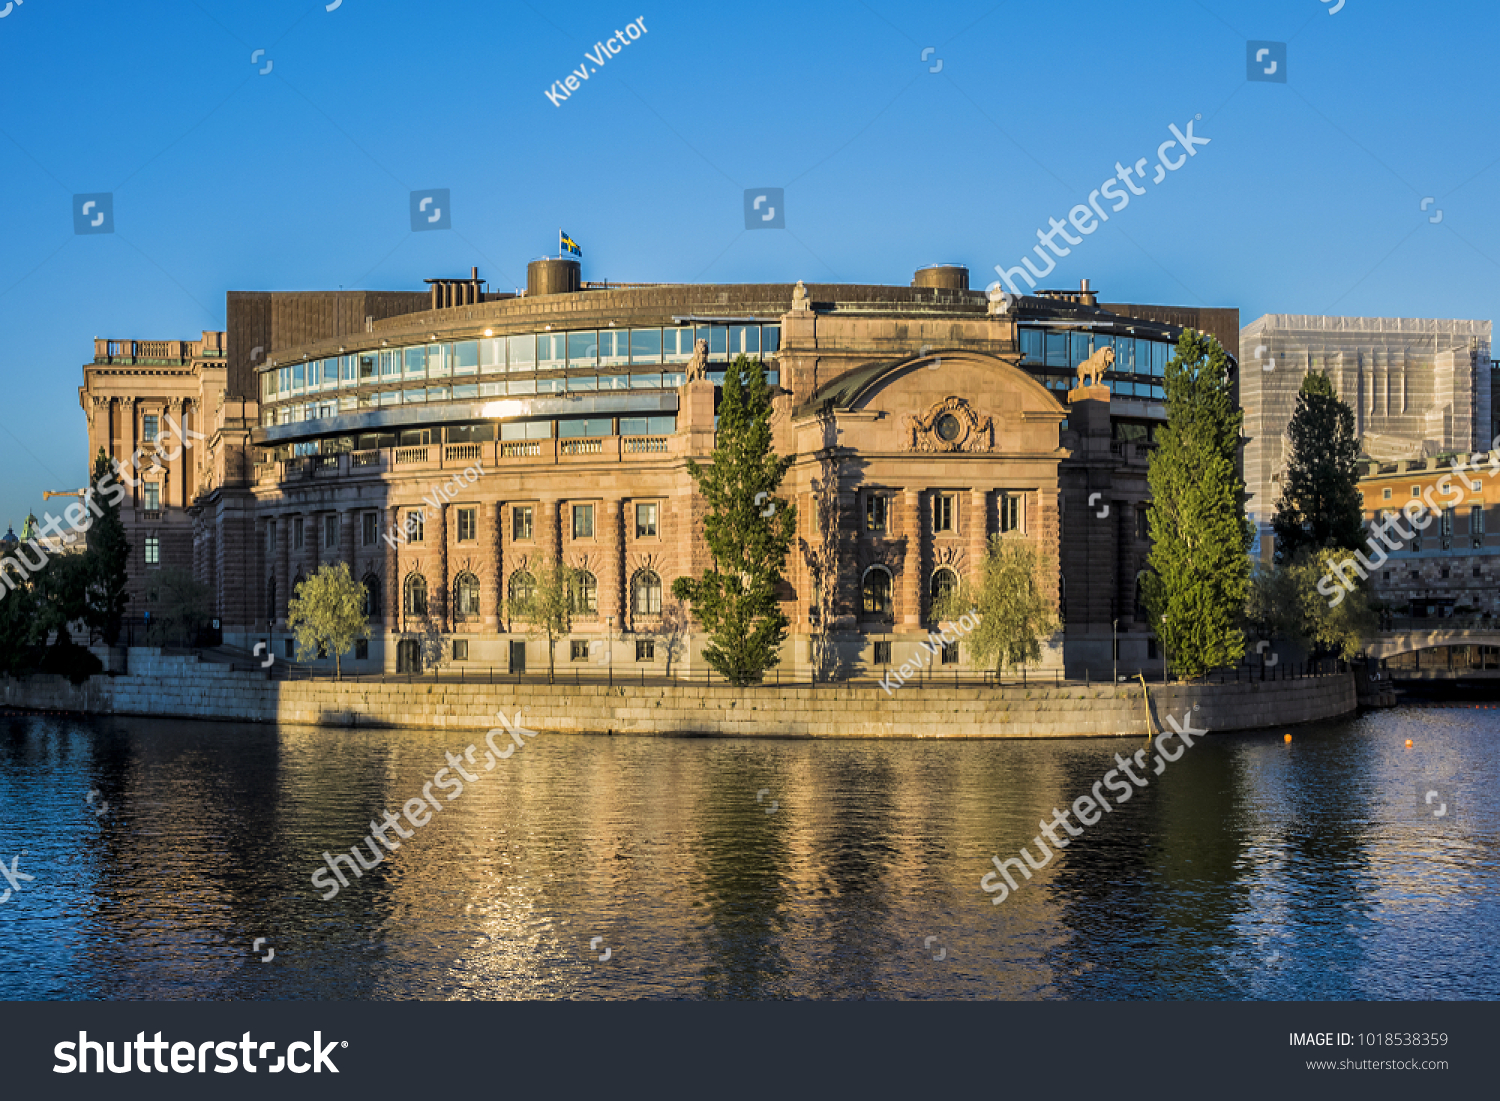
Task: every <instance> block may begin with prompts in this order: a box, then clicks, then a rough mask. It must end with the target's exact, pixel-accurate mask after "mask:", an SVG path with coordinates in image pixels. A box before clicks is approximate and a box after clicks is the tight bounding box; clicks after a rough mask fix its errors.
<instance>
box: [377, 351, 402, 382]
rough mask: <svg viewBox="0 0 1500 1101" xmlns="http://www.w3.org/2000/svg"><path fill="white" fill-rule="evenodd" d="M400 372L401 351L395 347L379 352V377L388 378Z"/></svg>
mask: <svg viewBox="0 0 1500 1101" xmlns="http://www.w3.org/2000/svg"><path fill="white" fill-rule="evenodd" d="M400 373H401V351H400V349H397V348H386V349H385V350H383V351H382V352H381V353H380V377H381V378H382V379H386V378H389V377H390V376H392V375H399V374H400Z"/></svg>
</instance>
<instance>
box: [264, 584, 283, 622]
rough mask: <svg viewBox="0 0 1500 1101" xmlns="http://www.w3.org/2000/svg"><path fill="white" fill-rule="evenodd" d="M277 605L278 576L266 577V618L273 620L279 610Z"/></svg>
mask: <svg viewBox="0 0 1500 1101" xmlns="http://www.w3.org/2000/svg"><path fill="white" fill-rule="evenodd" d="M279 610H280V609H278V608H277V607H276V578H274V577H270V578H267V579H266V618H267V619H270V620H273V619H275V618H276V613H277V612H278V611H279Z"/></svg>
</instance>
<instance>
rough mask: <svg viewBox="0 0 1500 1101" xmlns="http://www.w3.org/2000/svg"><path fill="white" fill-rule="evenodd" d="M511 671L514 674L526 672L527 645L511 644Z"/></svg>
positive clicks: (520, 643)
mask: <svg viewBox="0 0 1500 1101" xmlns="http://www.w3.org/2000/svg"><path fill="white" fill-rule="evenodd" d="M510 671H511V672H512V673H524V672H526V644H525V643H524V642H512V643H511V644H510Z"/></svg>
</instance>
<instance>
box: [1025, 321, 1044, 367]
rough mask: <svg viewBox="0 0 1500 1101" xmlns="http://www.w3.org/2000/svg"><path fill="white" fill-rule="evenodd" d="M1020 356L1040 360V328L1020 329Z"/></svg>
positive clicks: (1038, 361)
mask: <svg viewBox="0 0 1500 1101" xmlns="http://www.w3.org/2000/svg"><path fill="white" fill-rule="evenodd" d="M1021 358H1022V359H1028V360H1034V361H1035V362H1037V363H1040V362H1042V331H1041V330H1040V329H1022V330H1021Z"/></svg>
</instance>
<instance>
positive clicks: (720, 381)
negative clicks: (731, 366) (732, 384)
mask: <svg viewBox="0 0 1500 1101" xmlns="http://www.w3.org/2000/svg"><path fill="white" fill-rule="evenodd" d="M727 373H728V372H726V371H710V372H708V381H709V382H711V383H713V384H714V385H715V386H723V385H724V376H725V374H727Z"/></svg>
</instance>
